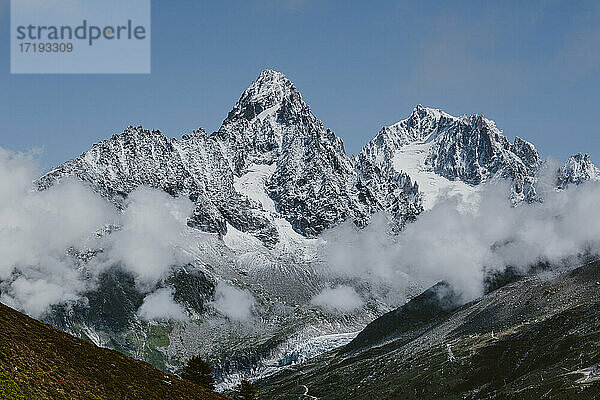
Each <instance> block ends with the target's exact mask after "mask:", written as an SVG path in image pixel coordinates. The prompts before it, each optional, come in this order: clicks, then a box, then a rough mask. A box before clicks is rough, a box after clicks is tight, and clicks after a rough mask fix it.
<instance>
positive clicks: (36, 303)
mask: <svg viewBox="0 0 600 400" xmlns="http://www.w3.org/2000/svg"><path fill="white" fill-rule="evenodd" d="M36 172H37V168H36V163H35V159H34V158H33V156H32V155H31V154H29V155H28V154H20V153H13V152H9V151H7V150H4V149H1V148H0V254H2V257H1V258H0V280H1V281H2V283H1V286H0V289H1V290H2V302H4V303H7V304H9V303H10V304H11V305H13V306H15V307H17V308H19V309H21V310H23V311H25V312H27V313H29V314H30V315H32V316H39V315H41V314H42V313H43V312H44V311H45V310H46V308H47V307H48V306H49V305H50V304H56V303H58V302H61V301H64V300H72V299H75V298H77V297H78V296H79V295H80V293H81V292H82V291H84V290H85V289H86V287H87V285H89V284H90V283H91V280H90V279H86V277H84V276H82V272H81V271H79V270H77V268H76V266H75V265H74V264H73V260H72V259H71V258H70V257H68V256H66V254H65V250H67V249H68V248H70V247H73V248H75V249H85V248H87V247H88V246H91V245H92V243H93V242H94V240H95V237H94V235H93V233H94V232H95V231H96V230H98V229H99V228H101V227H102V226H103V225H105V224H108V223H114V222H115V221H116V220H117V219H118V216H117V213H116V211H115V209H114V207H112V206H111V205H110V204H109V203H108V202H106V201H105V200H103V199H101V198H100V197H98V196H97V195H96V194H94V193H93V192H92V191H91V190H90V189H89V188H87V187H86V186H85V185H84V184H82V183H81V182H78V181H75V180H70V179H67V180H65V181H64V182H62V183H60V184H58V185H56V186H54V187H52V188H51V189H49V190H46V191H43V192H39V191H37V190H35V189H34V188H33V187H32V181H33V180H34V178H35V176H36ZM92 272H93V271H92Z"/></svg>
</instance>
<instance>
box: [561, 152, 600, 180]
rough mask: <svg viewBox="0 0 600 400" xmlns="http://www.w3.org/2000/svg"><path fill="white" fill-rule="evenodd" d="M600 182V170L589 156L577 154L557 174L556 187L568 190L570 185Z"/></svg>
mask: <svg viewBox="0 0 600 400" xmlns="http://www.w3.org/2000/svg"><path fill="white" fill-rule="evenodd" d="M598 180H600V170H599V169H598V168H597V167H596V166H595V165H594V164H592V161H591V160H590V155H589V154H582V153H577V154H575V155H573V156H571V157H569V159H568V160H567V161H566V162H565V164H564V165H563V166H562V167H560V168H559V170H558V172H557V173H556V185H557V187H559V188H566V187H567V186H568V185H569V184H575V185H579V184H581V183H583V182H586V181H598Z"/></svg>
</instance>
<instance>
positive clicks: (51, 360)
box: [0, 304, 226, 400]
mask: <svg viewBox="0 0 600 400" xmlns="http://www.w3.org/2000/svg"><path fill="white" fill-rule="evenodd" d="M0 399H40V400H42V399H69V400H71V399H76V400H77V399H86V400H100V399H102V400H127V399H144V400H146V399H160V400H165V399H190V400H191V399H194V400H199V399H207V400H208V399H226V397H224V396H221V395H219V394H216V393H211V392H207V391H205V390H204V389H202V388H200V387H198V386H196V385H194V384H193V383H190V382H187V381H185V380H182V379H180V378H178V377H177V376H174V375H170V374H165V373H164V372H161V371H159V370H158V369H156V368H154V367H152V366H151V365H150V364H147V363H145V362H142V361H138V360H134V359H132V358H129V357H126V356H124V355H123V354H121V353H119V352H116V351H113V350H108V349H103V348H99V347H97V346H95V345H93V344H92V343H89V342H86V341H84V340H81V339H78V338H75V337H73V336H70V335H68V334H66V333H64V332H61V331H59V330H57V329H54V328H52V327H50V326H48V325H45V324H43V323H40V322H38V321H36V320H34V319H31V318H29V317H27V316H26V315H24V314H21V313H19V312H17V311H15V310H13V309H11V308H9V307H7V306H5V305H3V304H0Z"/></svg>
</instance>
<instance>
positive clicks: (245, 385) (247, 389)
mask: <svg viewBox="0 0 600 400" xmlns="http://www.w3.org/2000/svg"><path fill="white" fill-rule="evenodd" d="M237 391H238V393H239V398H240V399H242V400H258V394H257V391H256V388H255V387H254V385H253V384H252V383H251V382H250V381H249V380H247V379H242V381H241V382H240V384H239V386H238V388H237Z"/></svg>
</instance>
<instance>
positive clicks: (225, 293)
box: [213, 282, 255, 321]
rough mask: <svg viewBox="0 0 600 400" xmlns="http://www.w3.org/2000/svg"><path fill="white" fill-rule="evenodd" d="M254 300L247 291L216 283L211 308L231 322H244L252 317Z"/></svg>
mask: <svg viewBox="0 0 600 400" xmlns="http://www.w3.org/2000/svg"><path fill="white" fill-rule="evenodd" d="M254 304H255V300H254V297H253V296H252V294H250V292H248V291H247V290H242V289H238V288H236V287H233V286H231V285H228V284H227V283H224V282H219V283H217V286H216V288H215V301H214V302H213V306H214V307H215V308H216V309H217V310H218V311H219V312H221V313H223V314H225V315H226V316H227V317H228V318H229V319H231V320H233V321H245V320H247V319H249V318H250V317H251V315H252V309H253V307H254Z"/></svg>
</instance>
